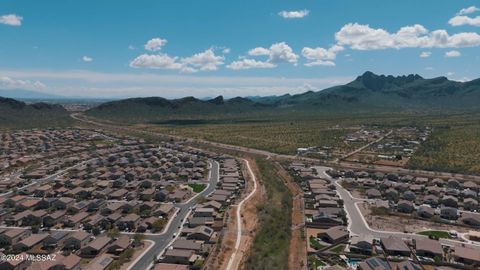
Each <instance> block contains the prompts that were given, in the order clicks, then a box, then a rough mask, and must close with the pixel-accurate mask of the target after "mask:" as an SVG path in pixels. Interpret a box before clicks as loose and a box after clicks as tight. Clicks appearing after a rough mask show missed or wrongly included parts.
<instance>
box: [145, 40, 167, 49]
mask: <svg viewBox="0 0 480 270" xmlns="http://www.w3.org/2000/svg"><path fill="white" fill-rule="evenodd" d="M166 44H167V40H166V39H161V38H152V39H150V40H149V41H147V43H145V46H144V47H145V50H147V51H151V52H155V51H159V50H161V49H162V47H163V46H165V45H166Z"/></svg>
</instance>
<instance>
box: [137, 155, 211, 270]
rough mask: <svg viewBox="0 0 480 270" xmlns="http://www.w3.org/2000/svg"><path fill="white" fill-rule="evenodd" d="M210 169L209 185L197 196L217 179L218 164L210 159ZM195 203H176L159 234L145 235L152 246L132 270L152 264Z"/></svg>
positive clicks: (207, 193) (203, 192) (208, 191)
mask: <svg viewBox="0 0 480 270" xmlns="http://www.w3.org/2000/svg"><path fill="white" fill-rule="evenodd" d="M210 164H211V170H210V179H209V185H208V186H207V188H205V189H204V190H203V191H202V192H201V193H199V194H198V195H197V196H205V197H206V196H207V195H209V194H210V193H212V192H213V191H214V190H215V188H216V186H217V182H218V180H219V174H220V171H219V169H220V164H218V162H216V161H210ZM196 204H197V202H196V200H195V199H193V200H190V201H188V202H186V203H183V204H177V205H176V206H177V207H178V209H179V210H178V212H177V214H176V216H175V217H173V218H172V220H171V221H170V223H169V226H168V228H167V229H166V230H165V231H164V232H163V233H161V234H148V235H145V238H146V239H147V240H151V241H153V242H154V244H153V246H152V247H151V248H150V249H149V250H148V251H147V252H146V253H145V254H144V255H143V256H142V257H141V259H139V260H138V261H137V262H135V264H134V265H132V267H131V268H130V269H132V270H148V269H150V267H151V266H152V262H153V260H154V258H157V257H159V256H160V255H161V254H162V253H163V251H164V250H165V249H166V248H167V247H168V245H169V244H170V242H172V240H173V239H174V238H175V235H177V236H178V233H179V231H180V229H181V227H182V225H183V223H184V220H185V218H186V217H187V216H188V214H189V212H190V211H191V208H192V207H193V206H195V205H196Z"/></svg>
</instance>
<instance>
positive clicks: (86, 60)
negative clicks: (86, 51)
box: [82, 55, 93, 62]
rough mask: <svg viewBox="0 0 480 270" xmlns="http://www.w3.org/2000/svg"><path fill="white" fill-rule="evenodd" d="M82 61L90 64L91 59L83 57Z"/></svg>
mask: <svg viewBox="0 0 480 270" xmlns="http://www.w3.org/2000/svg"><path fill="white" fill-rule="evenodd" d="M82 61H83V62H92V61H93V58H92V57H90V56H86V55H85V56H83V57H82Z"/></svg>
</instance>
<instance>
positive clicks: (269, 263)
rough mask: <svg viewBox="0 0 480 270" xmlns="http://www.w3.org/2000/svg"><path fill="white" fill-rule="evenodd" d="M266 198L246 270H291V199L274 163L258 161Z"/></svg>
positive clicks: (259, 206) (258, 210)
mask: <svg viewBox="0 0 480 270" xmlns="http://www.w3.org/2000/svg"><path fill="white" fill-rule="evenodd" d="M256 164H257V166H258V171H259V173H260V175H259V180H260V181H261V182H262V184H263V185H264V186H265V191H266V196H267V197H266V198H265V200H264V201H263V202H262V203H261V204H260V205H258V206H257V214H258V219H259V231H258V232H257V234H256V235H255V238H254V240H253V243H252V247H251V249H250V253H249V254H248V257H247V260H246V262H245V269H251V270H256V269H276V270H282V269H288V251H289V246H290V236H291V230H290V228H291V225H292V224H291V222H292V219H291V216H292V195H291V193H290V191H289V190H288V188H287V187H286V186H285V184H284V183H283V182H282V180H281V178H280V177H279V176H278V175H277V173H276V169H275V167H274V165H273V164H272V163H270V162H269V161H267V160H265V159H260V158H259V159H256Z"/></svg>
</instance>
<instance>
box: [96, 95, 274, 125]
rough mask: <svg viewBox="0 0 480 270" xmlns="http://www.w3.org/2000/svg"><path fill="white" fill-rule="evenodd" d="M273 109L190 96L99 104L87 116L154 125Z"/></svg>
mask: <svg viewBox="0 0 480 270" xmlns="http://www.w3.org/2000/svg"><path fill="white" fill-rule="evenodd" d="M272 107H273V106H272V105H267V104H261V103H257V102H254V101H252V100H249V99H246V98H241V97H236V98H232V99H228V100H225V99H224V98H223V97H222V96H218V97H216V98H213V99H209V100H201V99H197V98H194V97H185V98H181V99H173V100H168V99H165V98H161V97H147V98H129V99H124V100H118V101H111V102H107V103H103V104H101V105H99V106H97V107H95V108H93V109H91V110H89V111H87V114H88V115H91V116H95V117H100V118H105V119H110V120H122V121H126V122H155V121H168V120H178V119H184V120H188V119H197V118H198V116H204V117H210V118H218V117H219V116H220V117H235V116H238V115H249V114H251V113H257V112H259V111H265V110H270V109H271V108H272Z"/></svg>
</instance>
